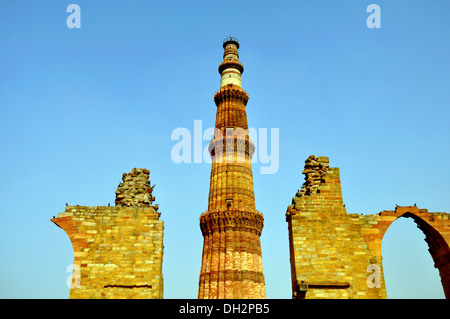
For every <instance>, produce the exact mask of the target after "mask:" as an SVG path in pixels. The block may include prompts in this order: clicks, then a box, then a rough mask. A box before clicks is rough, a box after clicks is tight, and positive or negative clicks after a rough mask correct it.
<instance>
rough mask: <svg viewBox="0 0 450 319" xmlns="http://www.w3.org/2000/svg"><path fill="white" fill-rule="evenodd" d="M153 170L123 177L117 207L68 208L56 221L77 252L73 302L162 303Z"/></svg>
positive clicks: (160, 226) (159, 228) (159, 233)
mask: <svg viewBox="0 0 450 319" xmlns="http://www.w3.org/2000/svg"><path fill="white" fill-rule="evenodd" d="M149 173H150V172H149V171H148V170H146V169H133V171H132V172H130V173H129V174H124V175H123V182H122V183H121V184H120V185H119V187H118V191H117V192H116V205H117V206H115V207H109V206H66V209H65V212H64V213H59V214H58V216H57V218H53V219H51V221H52V222H54V223H55V224H56V225H57V226H59V227H61V228H62V229H63V230H64V231H65V232H66V233H67V235H68V236H69V238H70V240H71V242H72V247H73V251H74V262H73V265H74V267H73V276H72V286H71V289H70V298H71V299H128V298H130V299H131V298H133V299H139V298H145V299H161V298H163V293H164V289H163V288H164V287H163V275H162V260H163V231H164V223H163V221H162V220H160V219H159V217H160V213H159V212H158V211H157V209H158V207H157V205H152V202H153V200H154V197H153V196H152V193H151V192H152V190H153V187H154V186H153V187H150V184H149V179H148V176H149Z"/></svg>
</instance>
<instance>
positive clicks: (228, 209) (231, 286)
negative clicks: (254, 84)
mask: <svg viewBox="0 0 450 319" xmlns="http://www.w3.org/2000/svg"><path fill="white" fill-rule="evenodd" d="M223 48H224V54H223V62H222V63H221V64H220V65H219V73H220V75H221V80H220V90H219V91H217V92H216V94H215V95H214V102H215V104H216V106H217V113H216V123H215V134H214V139H213V140H212V141H211V142H210V144H209V151H210V154H211V158H212V167H211V177H210V188H209V200H208V210H207V211H206V212H204V213H203V214H201V216H200V228H201V231H202V234H203V237H204V243H203V254H202V265H201V272H200V278H199V291H198V298H199V299H244V298H251V299H258V298H266V289H265V282H264V274H263V266H262V254H261V243H260V236H261V232H262V228H263V224H264V218H263V215H262V214H261V213H260V212H258V211H257V210H256V209H255V195H254V190H253V173H252V166H251V159H252V156H253V152H254V150H255V147H254V144H253V143H252V141H251V140H250V138H249V136H248V124H247V114H246V109H245V108H246V105H247V102H248V99H249V96H248V94H247V92H245V91H244V90H243V89H242V81H241V75H242V73H243V71H244V66H243V65H242V63H240V62H239V53H238V49H239V41H238V40H237V39H236V38H235V37H232V36H230V37H229V38H226V39H225V40H224V42H223Z"/></svg>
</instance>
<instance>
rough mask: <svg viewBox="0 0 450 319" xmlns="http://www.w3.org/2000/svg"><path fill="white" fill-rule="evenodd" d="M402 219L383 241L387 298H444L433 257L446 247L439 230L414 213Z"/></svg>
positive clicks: (389, 230) (394, 224)
mask: <svg viewBox="0 0 450 319" xmlns="http://www.w3.org/2000/svg"><path fill="white" fill-rule="evenodd" d="M402 217H404V218H398V219H396V220H395V221H394V222H393V223H392V224H391V225H390V226H389V228H388V229H387V231H386V233H385V235H384V237H383V240H382V256H383V272H384V279H385V285H386V292H387V296H388V298H389V299H443V298H445V293H444V288H443V285H442V282H441V276H440V274H439V270H438V269H437V268H435V260H434V256H433V255H435V254H436V252H434V251H433V250H435V249H436V247H437V246H439V245H443V244H445V245H446V243H445V241H444V240H443V238H442V236H441V235H440V234H439V233H438V232H437V231H436V230H434V229H433V228H432V227H431V226H430V225H429V224H427V223H426V222H425V221H423V220H422V219H421V218H419V217H417V216H415V215H414V214H411V213H405V214H404V215H403V216H402ZM418 228H419V229H418ZM442 241H443V242H442ZM447 246H448V245H447Z"/></svg>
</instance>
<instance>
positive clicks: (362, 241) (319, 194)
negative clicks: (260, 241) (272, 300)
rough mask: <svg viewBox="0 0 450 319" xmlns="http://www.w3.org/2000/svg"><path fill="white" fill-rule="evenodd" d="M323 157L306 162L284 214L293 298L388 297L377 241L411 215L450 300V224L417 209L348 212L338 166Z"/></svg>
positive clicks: (446, 219)
mask: <svg viewBox="0 0 450 319" xmlns="http://www.w3.org/2000/svg"><path fill="white" fill-rule="evenodd" d="M328 163H329V160H328V158H327V157H317V158H316V157H315V156H310V157H309V158H308V159H307V160H306V161H305V170H304V171H303V174H305V182H304V184H303V186H302V188H301V189H300V190H299V191H298V192H297V194H296V195H295V196H294V198H293V200H292V204H291V205H289V206H288V208H287V211H286V221H287V222H288V230H289V245H290V261H291V278H292V291H293V298H295V299H303V298H307V299H318V298H326V299H334V298H340V299H348V298H370V299H377V298H387V295H386V288H385V283H384V275H383V265H382V256H381V241H382V239H383V236H384V234H385V232H386V230H387V229H388V227H389V226H390V224H391V223H392V222H393V221H394V220H396V219H397V218H400V217H410V218H413V219H414V220H415V222H416V223H417V224H418V227H419V228H420V229H422V230H423V232H424V233H425V235H426V241H427V243H428V245H429V247H430V253H431V255H432V257H433V259H434V261H435V267H436V268H438V269H439V272H440V275H441V279H442V283H443V287H444V292H445V294H446V297H447V298H450V270H449V265H450V249H449V244H450V221H449V215H448V214H445V213H429V212H428V211H427V210H426V209H419V208H417V207H416V206H408V207H396V209H395V210H394V211H383V212H381V213H379V214H376V215H358V214H347V212H346V209H345V206H344V204H343V200H342V191H341V184H340V183H341V182H340V175H339V169H338V168H330V167H329V164H328Z"/></svg>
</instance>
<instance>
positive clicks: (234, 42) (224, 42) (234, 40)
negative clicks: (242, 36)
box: [223, 34, 239, 49]
mask: <svg viewBox="0 0 450 319" xmlns="http://www.w3.org/2000/svg"><path fill="white" fill-rule="evenodd" d="M228 43H233V44H234V45H236V47H237V48H238V49H239V40H238V38H236V37H233V36H232V35H231V34H230V36H229V37H228V38H225V40H223V48H224V49H225V47H226V45H227V44H228Z"/></svg>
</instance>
